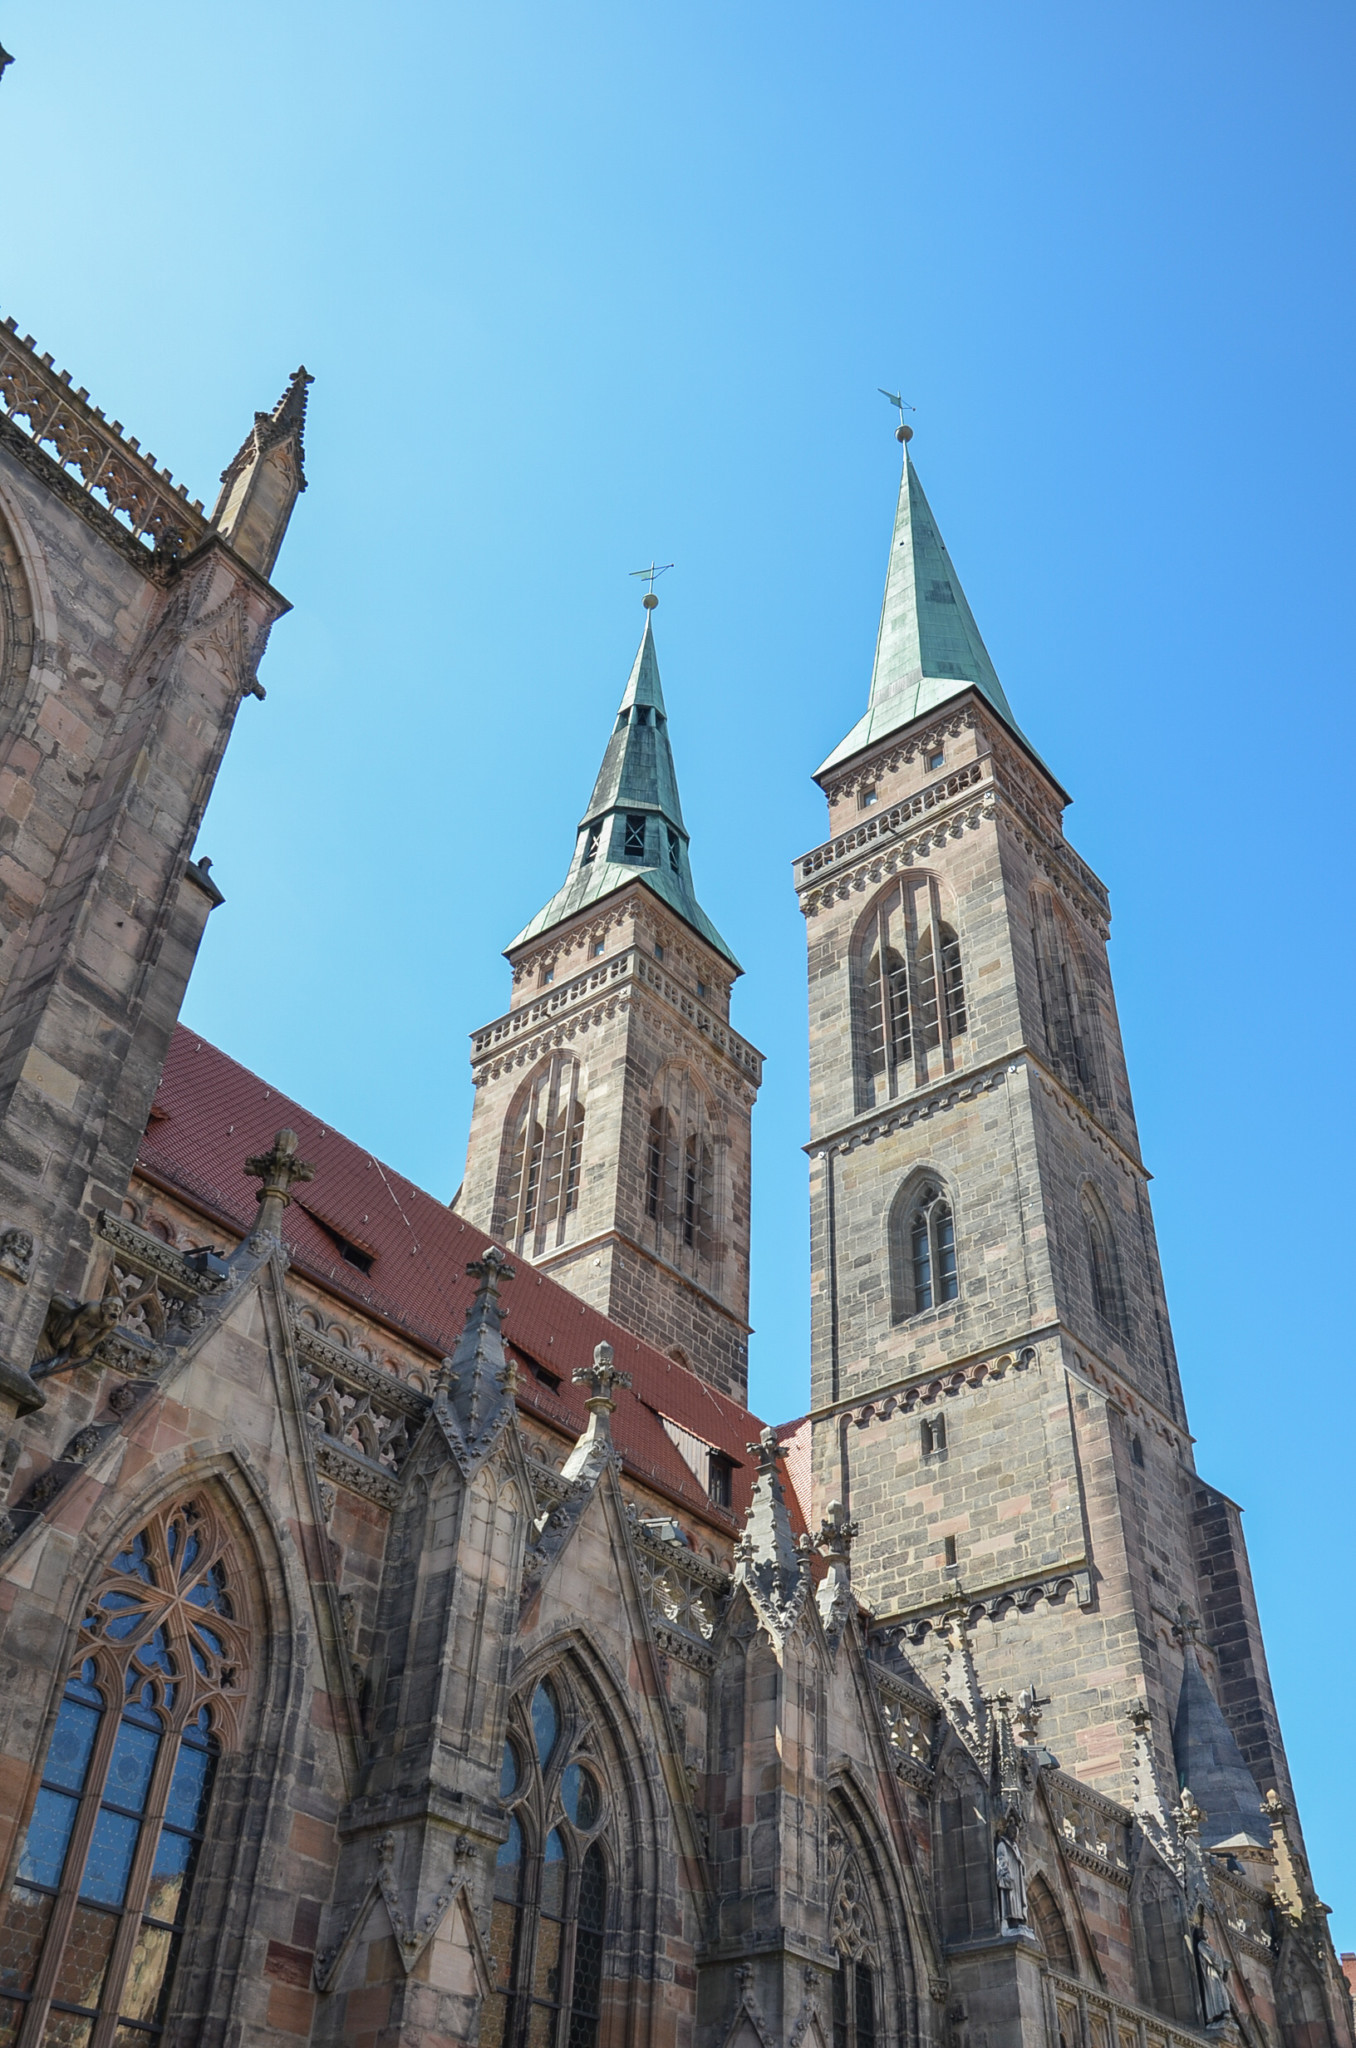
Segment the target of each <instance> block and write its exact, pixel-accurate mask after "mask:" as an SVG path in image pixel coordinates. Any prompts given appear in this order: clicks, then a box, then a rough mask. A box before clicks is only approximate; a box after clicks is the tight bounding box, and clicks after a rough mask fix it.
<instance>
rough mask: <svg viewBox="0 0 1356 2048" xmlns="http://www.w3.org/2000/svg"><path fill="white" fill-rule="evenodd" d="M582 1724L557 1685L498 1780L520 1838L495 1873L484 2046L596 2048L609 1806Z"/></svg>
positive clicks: (521, 1724)
mask: <svg viewBox="0 0 1356 2048" xmlns="http://www.w3.org/2000/svg"><path fill="white" fill-rule="evenodd" d="M574 1718H575V1717H574V1716H573V1715H572V1714H570V1713H569V1712H568V1705H567V1701H566V1698H565V1696H564V1695H563V1694H562V1692H561V1690H560V1689H559V1687H558V1685H557V1683H556V1682H555V1681H553V1680H552V1679H550V1678H544V1679H542V1680H541V1681H540V1682H539V1683H538V1685H537V1686H536V1687H535V1688H534V1690H533V1693H532V1696H531V1699H530V1701H529V1702H528V1703H527V1704H526V1707H525V1708H524V1705H523V1703H522V1702H521V1701H519V1702H517V1703H516V1704H515V1707H514V1709H513V1711H512V1713H511V1715H510V1725H509V1734H508V1737H507V1739H506V1741H505V1743H504V1754H503V1762H502V1768H501V1772H500V1783H499V1791H500V1797H501V1798H502V1799H504V1800H505V1801H506V1802H507V1803H508V1807H509V1832H508V1836H507V1839H506V1840H505V1842H504V1843H503V1846H502V1847H501V1848H500V1851H499V1856H498V1860H497V1862H496V1866H495V1883H494V1904H493V1909H492V1915H491V1922H490V1962H491V1967H492V1970H493V1975H494V1986H493V1989H492V1991H491V1992H490V1995H489V1996H488V1997H487V1999H486V2000H485V2005H484V2009H483V2011H482V2014H481V2021H480V2039H481V2044H482V2048H596V2042H597V2038H598V2022H599V2018H600V2015H601V2012H602V1988H603V1960H604V1940H605V1933H606V1926H607V1904H608V1870H607V1859H606V1856H605V1853H604V1850H603V1844H602V1836H603V1831H604V1828H605V1826H606V1820H607V1808H606V1800H605V1796H604V1791H603V1774H602V1772H601V1770H600V1769H599V1768H598V1766H597V1765H596V1764H595V1763H593V1762H592V1760H591V1759H589V1758H588V1757H587V1754H586V1750H587V1743H586V1737H584V1736H582V1735H580V1734H578V1733H576V1732H575V1730H574V1728H573V1726H572V1723H573V1721H574ZM581 1751H584V1752H585V1754H581Z"/></svg>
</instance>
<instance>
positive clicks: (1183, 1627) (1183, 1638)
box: [1172, 1600, 1201, 1650]
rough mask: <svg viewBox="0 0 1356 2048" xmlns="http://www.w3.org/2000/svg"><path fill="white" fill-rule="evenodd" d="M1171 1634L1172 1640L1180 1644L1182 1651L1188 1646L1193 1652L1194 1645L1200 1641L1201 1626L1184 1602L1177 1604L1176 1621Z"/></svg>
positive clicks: (1197, 1618)
mask: <svg viewBox="0 0 1356 2048" xmlns="http://www.w3.org/2000/svg"><path fill="white" fill-rule="evenodd" d="M1172 1634H1173V1640H1174V1641H1175V1642H1178V1643H1180V1644H1181V1645H1182V1648H1183V1649H1185V1648H1186V1647H1187V1645H1188V1644H1190V1645H1191V1647H1192V1649H1193V1650H1194V1649H1195V1647H1196V1644H1197V1643H1198V1642H1199V1641H1200V1634H1201V1624H1200V1620H1199V1617H1198V1616H1196V1615H1194V1614H1193V1613H1192V1611H1191V1609H1190V1608H1189V1607H1188V1606H1187V1604H1186V1601H1185V1600H1182V1601H1179V1603H1178V1607H1177V1619H1176V1621H1175V1622H1174V1623H1173V1625H1172Z"/></svg>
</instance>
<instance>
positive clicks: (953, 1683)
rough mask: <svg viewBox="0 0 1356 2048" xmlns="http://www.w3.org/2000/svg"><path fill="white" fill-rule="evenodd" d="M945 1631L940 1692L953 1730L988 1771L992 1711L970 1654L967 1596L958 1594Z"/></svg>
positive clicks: (949, 1612)
mask: <svg viewBox="0 0 1356 2048" xmlns="http://www.w3.org/2000/svg"><path fill="white" fill-rule="evenodd" d="M942 1627H943V1629H944V1631H945V1635H946V1662H945V1663H944V1664H943V1666H942V1674H941V1679H940V1681H939V1683H938V1688H937V1690H938V1693H939V1695H940V1697H941V1701H942V1705H943V1706H944V1707H945V1708H946V1711H947V1715H948V1718H949V1719H950V1721H951V1725H952V1727H953V1728H954V1729H955V1731H956V1733H957V1734H958V1735H959V1736H960V1738H961V1741H962V1742H963V1743H964V1744H965V1746H966V1748H967V1749H968V1750H969V1752H970V1754H971V1756H973V1757H974V1759H975V1761H976V1762H977V1763H979V1764H981V1765H983V1766H984V1767H985V1768H987V1766H988V1761H989V1738H990V1722H989V1709H988V1706H987V1705H986V1703H985V1701H984V1698H983V1695H982V1694H981V1692H980V1690H979V1679H978V1677H977V1675H976V1673H975V1660H974V1657H973V1656H972V1655H971V1651H970V1634H969V1629H970V1603H969V1601H968V1600H967V1598H966V1597H965V1595H964V1593H962V1592H959V1591H958V1592H957V1596H956V1605H955V1606H954V1607H952V1608H951V1609H949V1611H948V1612H947V1613H946V1615H944V1617H943V1620H942Z"/></svg>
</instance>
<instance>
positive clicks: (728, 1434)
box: [137, 1025, 798, 1533]
mask: <svg viewBox="0 0 1356 2048" xmlns="http://www.w3.org/2000/svg"><path fill="white" fill-rule="evenodd" d="M284 1126H290V1128H291V1129H293V1130H294V1131H296V1133H297V1135H298V1137H299V1138H300V1140H301V1156H302V1158H303V1159H306V1160H309V1161H310V1162H311V1163H312V1164H313V1165H314V1167H315V1178H314V1180H312V1181H310V1182H307V1183H304V1184H303V1185H301V1186H300V1187H298V1189H297V1191H296V1194H295V1195H294V1197H293V1200H292V1203H291V1205H290V1207H289V1208H288V1210H287V1212H286V1214H285V1216H284V1218H283V1236H284V1239H285V1241H286V1244H287V1249H288V1251H289V1253H290V1254H291V1257H292V1261H293V1264H294V1266H295V1267H296V1269H297V1271H298V1272H300V1273H303V1274H305V1276H306V1277H307V1278H308V1279H309V1280H311V1281H313V1282H315V1283H317V1284H318V1285H320V1286H321V1287H323V1288H324V1289H325V1290H326V1291H327V1292H328V1293H330V1294H332V1295H334V1296H335V1297H336V1298H337V1299H338V1300H339V1301H341V1302H343V1303H345V1304H348V1305H350V1306H351V1307H352V1308H353V1309H355V1310H358V1311H360V1312H362V1313H364V1314H367V1315H369V1316H372V1317H374V1318H375V1319H377V1320H379V1321H381V1322H384V1323H386V1324H387V1325H388V1326H389V1327H391V1328H392V1329H393V1330H397V1331H400V1332H402V1333H403V1334H404V1335H405V1336H407V1337H408V1338H410V1339H411V1340H412V1341H413V1342H415V1343H416V1344H419V1345H422V1346H424V1347H426V1348H427V1349H428V1350H429V1351H430V1352H432V1353H433V1354H434V1355H435V1356H437V1357H441V1356H443V1355H444V1354H445V1353H447V1352H450V1351H451V1350H452V1349H453V1348H454V1346H455V1344H456V1341H457V1337H458V1335H459V1334H460V1331H461V1328H462V1324H463V1322H464V1321H465V1314H466V1308H467V1304H468V1303H469V1302H470V1300H471V1297H472V1294H473V1292H474V1282H473V1281H472V1280H471V1279H470V1278H469V1277H468V1275H467V1272H466V1265H467V1261H468V1260H470V1259H474V1258H478V1257H479V1256H480V1254H481V1253H482V1252H483V1251H484V1249H485V1247H486V1246H487V1245H488V1244H489V1242H490V1240H489V1238H487V1237H486V1236H485V1235H484V1233H483V1232H482V1231H479V1230H476V1229H475V1228H474V1227H473V1226H472V1225H471V1224H469V1223H467V1222H465V1221H464V1220H463V1219H462V1218H461V1217H460V1216H458V1215H456V1214H455V1212H454V1211H453V1210H451V1209H449V1208H447V1207H446V1206H445V1205H444V1204H443V1203H442V1202H439V1201H438V1200H437V1199H436V1198H435V1197H434V1196H433V1195H430V1194H426V1193H425V1192H424V1190H423V1189H422V1188H417V1187H415V1186H414V1185H413V1184H412V1182H410V1181H408V1180H406V1179H405V1178H404V1176H403V1175H402V1174H399V1173H396V1172H395V1171H394V1170H393V1169H392V1168H391V1167H389V1166H385V1165H383V1164H382V1162H381V1161H380V1160H379V1159H377V1158H375V1157H374V1156H373V1154H371V1153H370V1152H367V1151H366V1150H364V1148H363V1147H362V1146H361V1145H355V1144H354V1143H353V1142H352V1141H351V1140H350V1139H348V1138H345V1137H343V1136H342V1135H341V1134H340V1133H339V1132H338V1131H333V1130H331V1129H330V1128H329V1127H328V1125H325V1124H322V1123H321V1122H320V1120H319V1118H318V1117H314V1116H312V1115H311V1114H310V1112H309V1111H308V1110H305V1109H303V1108H302V1107H301V1105H300V1104H299V1103H296V1102H293V1101H292V1100H291V1099H290V1097H288V1096H286V1095H282V1094H280V1093H279V1092H278V1090H277V1089H276V1088H270V1087H268V1086H267V1085H266V1083H265V1082H263V1081H261V1080H260V1078H259V1076H258V1075H257V1074H252V1073H250V1071H249V1070H248V1068H246V1067H242V1066H240V1065H238V1063H237V1062H236V1061H235V1060H233V1059H230V1058H228V1057H227V1055H226V1054H225V1053H224V1052H221V1051H219V1050H218V1049H217V1047H216V1046H214V1045H209V1044H208V1043H207V1041H206V1040H205V1039H203V1038H199V1037H198V1036H197V1035H196V1033H194V1032H192V1031H189V1030H187V1029H185V1027H184V1026H183V1025H180V1026H179V1027H178V1028H177V1030H176V1031H175V1034H174V1039H173V1042H172V1044H171V1046H170V1052H169V1058H168V1059H167V1060H166V1062H165V1072H164V1075H163V1077H162V1080H161V1083H160V1088H159V1091H158V1093H157V1095H156V1098H155V1104H154V1107H153V1108H152V1111H151V1120H150V1123H149V1125H148V1126H147V1130H146V1136H145V1138H144V1139H143V1141H142V1146H141V1152H140V1155H139V1157H138V1162H137V1164H138V1171H139V1172H141V1173H142V1174H143V1175H144V1176H145V1177H146V1178H147V1179H149V1180H151V1181H153V1182H155V1183H157V1184H158V1185H159V1186H161V1187H163V1188H164V1189H166V1190H167V1191H168V1192H170V1193H172V1194H175V1195H177V1196H178V1197H179V1198H180V1199H181V1200H183V1201H185V1202H186V1203H188V1204H189V1205H190V1206H191V1207H194V1208H196V1209H198V1210H199V1211H200V1212H201V1213H202V1214H203V1216H204V1218H205V1219H206V1220H207V1221H208V1222H209V1223H216V1224H218V1225H222V1226H225V1227H226V1228H227V1229H229V1230H231V1231H234V1232H237V1233H243V1232H244V1231H246V1230H247V1229H248V1228H249V1226H250V1224H251V1223H252V1222H253V1220H254V1214H255V1206H256V1203H255V1198H256V1195H257V1193H258V1187H257V1183H256V1182H254V1181H252V1180H249V1179H248V1178H247V1177H246V1175H245V1172H244V1162H245V1160H246V1159H247V1158H249V1157H251V1156H252V1155H253V1154H255V1153H257V1152H265V1151H267V1150H268V1147H269V1145H270V1143H271V1141H272V1139H273V1135H274V1133H275V1132H276V1131H278V1130H280V1129H282V1128H283V1127H284ZM327 1225H328V1226H329V1227H328V1229H327V1228H326V1226H327ZM336 1233H337V1235H338V1236H339V1237H342V1238H345V1239H347V1240H348V1242H349V1243H350V1244H352V1245H354V1246H355V1247H356V1248H357V1249H359V1250H360V1251H361V1252H363V1253H365V1254H368V1255H370V1256H371V1259H372V1268H371V1272H370V1274H364V1273H363V1272H362V1271H360V1269H359V1268H358V1267H357V1266H355V1265H353V1264H351V1263H350V1262H349V1261H347V1260H346V1259H344V1257H343V1256H342V1253H341V1251H340V1248H339V1246H338V1245H337V1244H336V1242H335V1234H336ZM514 1265H515V1267H516V1269H517V1278H516V1279H515V1280H513V1281H510V1282H509V1283H508V1285H507V1286H506V1288H505V1294H504V1299H505V1304H506V1307H507V1310H508V1314H507V1317H506V1319H505V1331H504V1335H505V1339H506V1341H507V1343H508V1345H509V1348H510V1349H511V1350H512V1351H514V1352H515V1353H516V1354H517V1355H518V1357H519V1359H520V1361H522V1362H523V1363H524V1364H526V1365H528V1366H529V1367H530V1366H531V1365H532V1364H534V1363H535V1364H536V1365H538V1366H540V1367H542V1368H543V1369H544V1370H545V1371H547V1372H549V1373H551V1374H553V1375H558V1376H559V1379H560V1386H559V1389H558V1390H552V1389H550V1388H548V1387H546V1386H544V1385H543V1384H542V1383H541V1382H540V1381H539V1380H537V1379H535V1378H533V1377H531V1376H530V1374H529V1373H528V1372H523V1373H520V1375H519V1381H518V1397H519V1405H520V1406H521V1407H522V1408H523V1409H524V1410H525V1411H526V1412H527V1413H528V1414H532V1415H536V1416H538V1417H540V1419H541V1420H542V1421H543V1422H546V1423H549V1424H553V1425H554V1426H555V1428H557V1429H558V1430H560V1431H561V1432H563V1433H564V1434H565V1435H567V1436H578V1435H579V1434H580V1433H581V1432H582V1430H583V1429H584V1426H585V1424H586V1422H587V1420H588V1416H587V1411H586V1410H585V1407H584V1395H585V1390H584V1389H583V1388H581V1387H576V1386H575V1385H573V1383H572V1381H571V1378H570V1375H571V1373H572V1372H573V1371H574V1370H575V1369H576V1367H578V1366H582V1365H587V1364H589V1363H591V1361H592V1358H593V1348H594V1346H595V1344H599V1343H604V1342H605V1343H608V1344H611V1345H612V1347H613V1349H614V1351H615V1352H616V1355H617V1364H618V1365H619V1366H622V1367H623V1368H624V1369H625V1370H626V1371H627V1372H629V1373H630V1374H631V1378H632V1388H631V1391H630V1392H629V1393H627V1392H625V1391H621V1392H619V1394H618V1398H617V1412H616V1414H615V1416H614V1417H613V1435H614V1437H615V1439H616V1443H617V1448H618V1449H619V1450H620V1452H621V1454H622V1458H623V1461H624V1464H625V1467H626V1469H627V1471H628V1472H629V1473H630V1474H631V1475H632V1476H633V1477H634V1478H635V1479H637V1480H639V1481H640V1482H641V1483H642V1484H645V1485H648V1486H650V1487H653V1488H654V1489H655V1491H656V1492H658V1493H661V1494H663V1495H664V1496H665V1497H666V1498H668V1499H669V1500H671V1501H672V1502H674V1503H675V1505H679V1506H681V1507H682V1508H684V1509H686V1510H687V1511H688V1512H690V1513H691V1514H693V1515H695V1516H697V1517H698V1518H700V1519H701V1520H702V1521H705V1522H707V1523H709V1524H710V1525H711V1526H712V1527H713V1528H717V1529H722V1530H724V1531H725V1532H727V1533H730V1532H731V1531H732V1529H733V1522H732V1519H731V1517H730V1516H729V1515H727V1514H725V1513H723V1512H722V1510H721V1509H719V1508H717V1507H716V1506H714V1505H713V1503H712V1502H711V1501H710V1500H709V1499H708V1498H707V1494H706V1490H705V1488H704V1487H703V1486H701V1485H700V1483H699V1482H698V1481H697V1479H696V1478H695V1477H694V1476H693V1473H692V1471H691V1469H690V1467H689V1466H688V1465H687V1464H686V1462H685V1461H684V1459H683V1458H682V1457H681V1456H680V1454H679V1452H678V1450H677V1448H676V1446H675V1445H674V1443H673V1442H672V1440H671V1438H670V1437H669V1436H668V1434H667V1432H666V1431H665V1429H664V1426H663V1423H662V1422H661V1421H660V1419H659V1417H660V1415H661V1414H662V1415H666V1416H668V1417H669V1419H670V1420H671V1421H673V1422H676V1423H678V1424H680V1425H681V1427H682V1428H684V1429H686V1430H689V1431H691V1433H692V1434H693V1435H694V1436H697V1437H700V1438H701V1439H702V1441H703V1442H704V1443H708V1444H710V1445H711V1446H712V1447H713V1448H714V1449H716V1450H719V1451H722V1452H724V1453H725V1455H726V1456H727V1457H729V1458H730V1459H731V1460H732V1461H733V1462H734V1467H735V1469H734V1474H733V1478H734V1516H735V1519H737V1520H742V1519H743V1516H744V1513H745V1511H746V1509H747V1507H748V1503H749V1494H750V1491H751V1489H752V1478H753V1474H752V1470H751V1463H752V1461H751V1460H750V1459H749V1457H748V1452H747V1446H748V1445H749V1444H750V1443H751V1442H752V1441H753V1440H754V1438H755V1437H756V1436H757V1435H758V1433H759V1431H760V1429H761V1428H762V1424H761V1423H760V1422H759V1420H758V1418H757V1417H756V1416H754V1415H752V1414H750V1413H749V1411H748V1410H747V1409H745V1408H741V1407H740V1406H739V1405H738V1403H737V1402H734V1401H730V1400H727V1399H726V1397H725V1396H724V1395H723V1394H719V1393H717V1392H716V1390H715V1389H714V1388H713V1387H708V1386H707V1385H706V1384H705V1382H704V1381H702V1380H700V1379H698V1378H697V1376H696V1375H695V1374H694V1373H692V1372H690V1371H688V1369H687V1368H686V1367H685V1366H681V1365H679V1364H677V1363H676V1362H675V1361H674V1360H673V1359H670V1358H666V1357H665V1356H664V1355H663V1353H662V1352H659V1351H656V1350H655V1349H654V1348H653V1347H652V1346H651V1345H649V1344H645V1343H642V1342H641V1340H640V1339H639V1338H637V1337H633V1336H632V1335H631V1334H630V1332H629V1331H627V1330H623V1329H622V1328H621V1327H620V1325H618V1324H617V1323H614V1322H612V1321H611V1320H610V1319H609V1318H608V1317H607V1316H604V1315H600V1314H599V1313H598V1311H597V1310H596V1309H593V1308H590V1307H588V1306H587V1304H586V1303H584V1302H581V1301H580V1300H579V1299H578V1297H577V1296H576V1295H573V1294H571V1293H570V1292H569V1290H568V1289H567V1288H564V1287H561V1286H560V1285H559V1284H558V1283H557V1282H556V1281H554V1280H552V1279H550V1278H548V1276H547V1275H546V1274H544V1273H538V1272H536V1271H534V1269H533V1268H532V1266H531V1265H530V1264H529V1263H528V1261H527V1260H526V1259H522V1258H517V1257H515V1259H514ZM797 1506H798V1503H797V1504H796V1506H793V1507H792V1514H793V1516H796V1512H797ZM797 1519H798V1518H797Z"/></svg>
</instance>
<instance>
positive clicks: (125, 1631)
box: [99, 1587, 146, 1642]
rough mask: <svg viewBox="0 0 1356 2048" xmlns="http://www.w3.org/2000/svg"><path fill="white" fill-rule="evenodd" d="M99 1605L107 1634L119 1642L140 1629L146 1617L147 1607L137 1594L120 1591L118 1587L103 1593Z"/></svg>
mask: <svg viewBox="0 0 1356 2048" xmlns="http://www.w3.org/2000/svg"><path fill="white" fill-rule="evenodd" d="M99 1606H100V1608H101V1609H102V1610H103V1615H104V1631H105V1634H107V1635H110V1636H112V1637H113V1638H114V1639H115V1641H117V1642H121V1641H122V1640H123V1638H124V1637H125V1636H130V1635H131V1634H132V1633H133V1631H134V1630H135V1629H139V1628H140V1627H141V1625H142V1623H143V1622H144V1621H145V1619H146V1609H145V1608H144V1607H143V1606H142V1604H141V1602H140V1600H138V1599H137V1597H136V1595H135V1594H134V1593H123V1592H120V1591H118V1589H117V1588H116V1587H115V1588H114V1589H113V1591H112V1592H109V1593H104V1594H102V1595H101V1597H100V1600H99Z"/></svg>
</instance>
